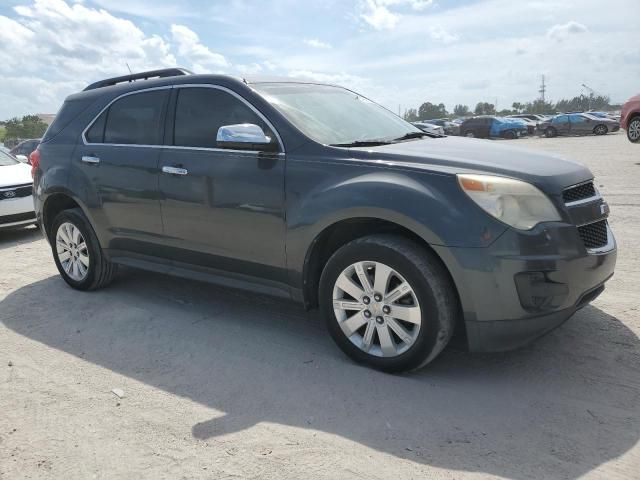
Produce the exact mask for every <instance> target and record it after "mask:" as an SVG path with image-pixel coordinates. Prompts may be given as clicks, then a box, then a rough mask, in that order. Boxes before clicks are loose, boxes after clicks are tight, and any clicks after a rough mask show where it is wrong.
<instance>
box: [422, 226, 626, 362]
mask: <svg viewBox="0 0 640 480" xmlns="http://www.w3.org/2000/svg"><path fill="white" fill-rule="evenodd" d="M608 234H609V243H608V245H607V249H605V250H600V251H598V253H594V252H593V251H588V250H587V249H586V248H585V247H584V245H583V243H582V241H581V239H580V236H579V234H578V231H577V229H576V227H575V226H574V225H570V224H565V223H548V224H541V225H538V226H537V227H536V228H534V229H533V230H532V231H530V232H519V231H515V230H513V229H508V230H507V231H506V232H505V233H504V234H503V235H502V236H501V237H500V238H498V239H497V240H496V241H495V242H494V243H493V244H492V245H491V246H489V247H487V248H446V247H434V249H435V250H436V252H437V253H438V254H439V255H440V257H441V258H442V259H443V261H444V262H445V264H446V265H447V267H448V268H449V271H450V272H451V275H452V277H453V280H454V282H455V284H456V287H457V289H458V294H459V297H460V303H461V306H462V311H463V317H464V323H465V327H466V336H467V342H468V347H469V349H470V350H471V351H478V352H489V351H503V350H511V349H514V348H518V347H520V346H523V345H525V344H526V343H529V342H530V341H531V340H533V339H535V338H537V337H539V336H541V335H543V334H545V333H547V332H548V331H550V330H552V329H553V328H555V327H557V326H559V325H561V324H562V323H563V322H564V321H566V320H567V319H568V318H569V317H571V316H572V315H573V314H574V313H575V312H576V311H577V310H578V309H579V308H581V307H583V306H584V305H586V304H588V303H589V302H590V301H592V300H593V299H594V298H596V297H597V296H598V295H599V294H600V293H601V292H602V290H604V284H605V282H606V281H607V280H608V279H609V278H610V277H611V276H612V275H613V272H614V268H615V263H616V256H617V250H616V242H615V238H614V237H613V234H612V233H611V230H610V229H608Z"/></svg>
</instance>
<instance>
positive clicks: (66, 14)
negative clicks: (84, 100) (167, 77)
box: [0, 0, 640, 120]
mask: <svg viewBox="0 0 640 480" xmlns="http://www.w3.org/2000/svg"><path fill="white" fill-rule="evenodd" d="M638 1H639V0H607V1H606V2H603V1H602V0H521V1H516V0H351V1H350V0H304V1H300V0H267V1H265V0H224V1H216V0H182V1H179V0H173V1H169V0H81V1H74V0H0V120H1V119H7V118H10V117H13V116H21V115H25V114H30V113H55V112H56V111H57V110H58V108H59V107H60V105H61V103H62V102H63V100H64V98H65V97H66V96H67V95H69V94H71V93H73V92H75V91H78V90H81V89H83V88H84V87H85V86H86V85H87V84H89V83H91V82H93V81H96V80H99V79H101V78H106V77H110V76H116V75H123V74H126V73H128V69H127V64H128V65H129V67H130V68H131V69H132V70H133V71H142V70H149V69H156V68H163V67H171V66H181V67H185V68H187V69H190V70H193V71H195V72H196V73H205V72H215V73H228V74H231V75H237V76H243V75H279V76H280V75H286V76H294V77H305V78H312V79H316V80H319V81H326V82H330V83H336V84H339V85H343V86H346V87H349V88H352V89H354V90H356V91H358V92H360V93H362V94H364V95H366V96H368V97H370V98H372V99H373V100H376V101H378V102H379V103H381V104H383V105H385V106H386V107H387V108H389V109H391V110H393V111H395V112H397V111H398V110H399V109H400V110H401V111H402V112H404V110H405V109H407V108H412V107H413V108H415V107H418V106H419V105H420V104H421V103H423V102H425V101H430V102H432V103H444V104H445V105H446V106H447V108H448V109H449V110H452V109H453V106H454V105H455V104H458V103H462V104H466V105H469V106H470V107H471V108H473V107H474V106H475V104H476V103H477V102H480V101H488V102H490V103H496V102H497V106H498V108H499V109H500V108H508V107H510V106H511V104H512V103H513V102H514V101H519V102H526V101H530V100H533V99H535V98H537V96H538V88H539V85H540V80H541V75H543V74H544V75H545V77H546V83H547V98H549V99H551V100H554V99H555V100H557V99H559V98H563V97H573V96H575V95H579V94H580V93H587V90H585V88H584V87H582V84H586V85H588V86H589V87H591V88H592V89H594V90H595V91H596V92H597V93H601V94H607V95H610V96H611V98H612V100H613V101H615V102H623V101H624V100H626V99H627V98H629V97H630V96H632V95H634V94H637V93H638V92H640V42H639V39H640V23H638V21H637V15H638V9H637V7H638Z"/></svg>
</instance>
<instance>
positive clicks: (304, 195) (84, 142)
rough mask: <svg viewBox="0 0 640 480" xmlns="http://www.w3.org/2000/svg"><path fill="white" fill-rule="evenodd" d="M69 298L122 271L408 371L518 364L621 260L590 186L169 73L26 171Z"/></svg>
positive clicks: (445, 141) (544, 166)
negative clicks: (270, 305)
mask: <svg viewBox="0 0 640 480" xmlns="http://www.w3.org/2000/svg"><path fill="white" fill-rule="evenodd" d="M30 163H31V165H32V175H33V178H34V199H35V210H36V214H37V219H38V222H39V224H40V225H41V228H42V230H43V232H44V234H45V235H46V238H47V239H48V240H49V242H50V244H51V248H52V252H53V258H54V260H55V263H56V266H57V268H58V270H59V272H60V275H61V276H62V278H63V279H64V280H65V281H66V282H67V283H68V284H69V285H70V286H71V287H73V288H75V289H78V290H92V289H97V288H100V287H103V286H105V285H107V284H108V283H109V282H110V281H111V280H112V278H113V277H114V274H115V273H116V269H117V267H118V265H127V266H131V267H137V268H143V269H148V270H153V271H158V272H164V273H170V274H174V275H178V276H182V277H188V278H193V279H199V280H206V281H211V282H214V283H219V284H223V285H227V286H232V287H238V288H243V289H245V290H249V291H257V292H262V293H267V294H274V295H280V296H284V297H287V298H291V299H293V300H296V301H299V302H302V303H303V304H304V305H305V307H306V308H315V307H318V308H319V309H320V311H321V314H322V316H323V318H324V320H325V321H326V326H327V329H328V331H329V333H330V334H331V336H332V337H333V339H334V340H335V342H336V343H337V344H338V346H339V347H340V348H341V349H342V350H343V351H344V352H345V353H346V354H347V355H349V356H350V357H351V358H353V359H354V360H356V361H358V362H362V363H364V364H367V365H369V366H372V367H375V368H378V369H381V370H385V371H392V372H397V371H404V370H411V369H415V368H419V367H421V366H423V365H425V364H427V363H428V362H430V361H431V360H432V359H434V358H435V357H436V356H437V355H438V354H439V353H440V352H441V351H442V349H443V348H444V347H445V346H446V345H447V343H448V342H449V340H450V339H451V337H452V335H453V333H454V331H456V338H458V335H457V333H460V338H462V339H464V341H465V342H466V344H467V347H468V348H469V349H470V350H471V351H499V350H507V349H512V348H516V347H519V346H521V345H524V344H525V343H527V342H529V341H531V340H533V339H534V338H536V337H539V336H540V335H542V334H544V333H545V332H548V331H550V330H551V329H553V328H555V327H557V326H558V325H560V324H561V323H563V322H564V321H565V320H566V319H568V318H569V317H570V316H571V315H573V314H574V313H575V312H576V311H577V310H578V309H579V308H581V307H583V306H584V305H586V304H587V303H588V302H590V301H591V300H593V299H594V298H596V297H597V296H598V295H599V294H600V293H601V292H602V291H603V289H604V284H605V282H606V281H607V280H608V279H609V277H611V275H612V274H613V271H614V266H615V261H616V243H615V240H614V237H613V235H612V233H611V230H610V228H609V225H608V223H607V216H608V213H609V209H608V206H607V204H606V203H605V202H604V200H603V199H602V197H601V196H600V194H599V192H598V190H597V188H596V187H595V185H594V181H593V176H592V174H591V172H590V171H589V170H588V169H587V168H585V167H583V166H582V165H580V164H578V163H574V162H572V161H568V160H565V159H562V158H559V157H556V156H551V155H548V154H540V153H535V152H531V151H528V150H524V149H516V148H512V147H507V146H505V145H503V144H496V143H492V142H488V141H484V140H477V139H468V138H459V137H443V136H440V135H434V134H429V133H425V132H422V131H420V130H419V129H418V128H416V127H414V126H413V125H411V124H409V123H407V122H405V121H404V120H402V119H401V118H399V117H398V116H396V115H394V114H393V113H391V112H389V111H388V110H386V109H384V108H383V107H381V106H379V105H377V104H376V103H374V102H372V101H370V100H369V99H367V98H365V97H363V96H361V95H359V94H357V93H355V92H353V91H350V90H347V89H345V88H341V87H338V86H334V85H325V84H320V83H315V82H306V81H302V80H295V79H268V78H265V79H255V80H251V79H238V78H234V77H229V76H224V75H193V74H190V72H188V71H185V70H181V69H165V70H157V71H152V72H144V73H140V74H133V75H127V76H124V77H118V78H111V79H107V80H103V81H99V82H96V83H94V84H92V85H89V86H88V87H87V88H85V89H84V91H82V92H79V93H76V94H74V95H71V96H70V97H68V98H67V99H66V101H65V102H64V105H63V106H62V108H61V109H60V111H59V112H58V115H57V116H56V119H55V121H54V123H53V124H52V125H51V126H50V127H49V129H48V130H47V132H46V134H45V136H44V138H43V139H42V141H41V143H40V145H39V146H38V148H37V150H35V151H34V152H33V153H32V154H31V157H30Z"/></svg>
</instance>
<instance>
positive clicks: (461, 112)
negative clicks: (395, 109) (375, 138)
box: [404, 94, 620, 122]
mask: <svg viewBox="0 0 640 480" xmlns="http://www.w3.org/2000/svg"><path fill="white" fill-rule="evenodd" d="M619 108H620V105H612V104H611V99H610V98H609V97H608V96H606V95H594V94H590V95H579V96H577V97H573V98H571V99H561V100H558V101H557V102H555V103H553V102H546V101H544V102H543V101H542V100H541V99H538V100H534V101H533V102H527V103H520V102H513V104H512V105H511V108H510V109H508V108H506V109H502V110H499V111H496V107H495V105H494V104H493V103H488V102H478V103H477V104H476V106H475V108H474V109H473V111H471V109H470V108H469V107H468V106H467V105H462V104H457V105H455V106H454V107H453V111H452V112H448V111H447V109H446V107H445V105H444V104H443V103H439V104H437V105H436V104H435V103H431V102H425V103H423V104H422V105H420V107H419V108H409V109H407V110H405V112H404V119H405V120H407V121H409V122H415V121H418V120H431V119H434V118H446V117H467V116H469V115H500V116H506V115H517V114H519V113H539V114H543V115H551V114H554V113H560V112H581V111H588V110H605V111H609V110H616V109H619Z"/></svg>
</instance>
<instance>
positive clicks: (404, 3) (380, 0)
mask: <svg viewBox="0 0 640 480" xmlns="http://www.w3.org/2000/svg"><path fill="white" fill-rule="evenodd" d="M432 5H433V0H364V1H363V2H361V9H362V13H361V14H360V18H362V19H363V20H364V21H365V22H366V23H368V24H369V25H371V26H372V27H373V28H375V29H376V30H392V29H393V28H395V27H396V25H397V24H398V22H399V21H400V17H401V15H400V14H399V13H397V12H392V11H391V10H392V9H398V8H402V7H408V8H410V9H411V10H415V11H421V10H425V9H426V8H428V7H430V6H432Z"/></svg>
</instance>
